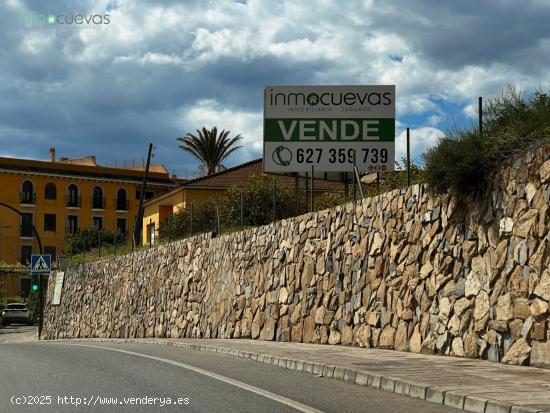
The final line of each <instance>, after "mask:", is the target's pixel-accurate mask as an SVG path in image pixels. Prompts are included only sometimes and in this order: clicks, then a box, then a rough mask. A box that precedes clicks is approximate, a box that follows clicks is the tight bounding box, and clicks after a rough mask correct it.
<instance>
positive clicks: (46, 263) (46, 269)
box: [31, 254, 52, 275]
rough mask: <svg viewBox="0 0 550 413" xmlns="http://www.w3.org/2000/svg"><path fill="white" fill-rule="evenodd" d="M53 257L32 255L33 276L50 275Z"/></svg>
mask: <svg viewBox="0 0 550 413" xmlns="http://www.w3.org/2000/svg"><path fill="white" fill-rule="evenodd" d="M51 270H52V256H51V255H49V254H43V255H31V274H46V275H48V274H50V271H51Z"/></svg>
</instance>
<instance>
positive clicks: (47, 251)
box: [44, 246, 57, 262]
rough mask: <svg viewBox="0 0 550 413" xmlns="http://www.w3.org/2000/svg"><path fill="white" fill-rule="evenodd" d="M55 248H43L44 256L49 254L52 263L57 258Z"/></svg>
mask: <svg viewBox="0 0 550 413" xmlns="http://www.w3.org/2000/svg"><path fill="white" fill-rule="evenodd" d="M56 252H57V251H56V248H55V247H52V246H50V247H44V254H49V255H51V256H52V262H54V261H55V260H56V258H57V256H56Z"/></svg>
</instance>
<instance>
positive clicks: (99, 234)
mask: <svg viewBox="0 0 550 413" xmlns="http://www.w3.org/2000/svg"><path fill="white" fill-rule="evenodd" d="M97 254H98V256H99V258H101V230H99V229H98V230H97Z"/></svg>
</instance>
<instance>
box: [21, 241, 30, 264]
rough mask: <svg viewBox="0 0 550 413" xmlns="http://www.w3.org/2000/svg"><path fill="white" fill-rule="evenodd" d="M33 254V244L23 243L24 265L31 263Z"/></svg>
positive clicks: (22, 255) (22, 258)
mask: <svg viewBox="0 0 550 413" xmlns="http://www.w3.org/2000/svg"><path fill="white" fill-rule="evenodd" d="M31 255H32V245H21V259H20V262H21V264H23V265H30V263H31Z"/></svg>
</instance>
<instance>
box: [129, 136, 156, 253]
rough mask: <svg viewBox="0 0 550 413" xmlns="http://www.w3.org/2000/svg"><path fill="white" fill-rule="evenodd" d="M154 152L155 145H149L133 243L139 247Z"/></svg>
mask: <svg viewBox="0 0 550 413" xmlns="http://www.w3.org/2000/svg"><path fill="white" fill-rule="evenodd" d="M152 152H153V144H152V143H150V144H149V152H148V153H147V165H146V166H145V173H144V174H143V181H142V182H141V193H140V194H139V206H138V211H137V214H136V222H135V224H134V237H133V240H132V243H133V245H134V246H137V243H138V242H139V241H140V239H141V226H142V224H143V199H144V197H145V185H146V183H147V177H148V175H149V165H150V164H151V154H152Z"/></svg>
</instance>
